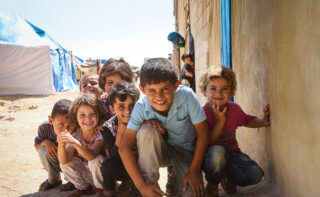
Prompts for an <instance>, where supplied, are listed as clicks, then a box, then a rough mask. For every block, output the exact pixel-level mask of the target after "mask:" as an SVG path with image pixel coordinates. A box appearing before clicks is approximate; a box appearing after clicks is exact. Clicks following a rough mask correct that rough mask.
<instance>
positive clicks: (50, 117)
mask: <svg viewBox="0 0 320 197" xmlns="http://www.w3.org/2000/svg"><path fill="white" fill-rule="evenodd" d="M48 121H49V123H50V124H52V121H53V118H52V116H50V115H49V116H48Z"/></svg>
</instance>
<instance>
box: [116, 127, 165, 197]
mask: <svg viewBox="0 0 320 197" xmlns="http://www.w3.org/2000/svg"><path fill="white" fill-rule="evenodd" d="M135 144H136V131H134V130H131V129H126V131H125V133H124V135H123V138H122V140H121V142H120V147H119V153H120V156H121V159H122V162H123V164H124V166H125V168H126V170H127V172H128V174H129V175H130V177H131V179H132V180H133V182H134V184H135V186H136V187H137V188H138V190H139V191H140V192H141V193H142V195H143V196H163V195H165V193H164V192H162V191H161V190H160V189H159V188H156V187H154V186H152V185H148V184H147V183H145V182H144V180H143V178H142V176H141V172H140V169H139V167H138V162H137V159H136V156H135V154H134V147H135Z"/></svg>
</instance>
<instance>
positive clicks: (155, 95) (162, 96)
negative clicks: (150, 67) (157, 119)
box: [140, 80, 179, 116]
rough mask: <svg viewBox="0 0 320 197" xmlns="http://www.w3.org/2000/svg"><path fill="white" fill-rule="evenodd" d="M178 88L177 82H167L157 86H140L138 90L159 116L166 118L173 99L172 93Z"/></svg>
mask: <svg viewBox="0 0 320 197" xmlns="http://www.w3.org/2000/svg"><path fill="white" fill-rule="evenodd" d="M178 86H179V81H177V82H176V84H172V83H171V82H170V81H169V80H167V81H165V82H160V83H157V84H146V86H145V87H142V86H140V90H141V91H142V92H143V93H144V94H145V95H146V96H147V99H148V101H149V103H150V105H151V106H152V107H153V108H154V109H155V110H156V111H158V112H159V113H160V114H162V115H164V116H167V115H168V112H169V110H170V107H171V104H172V102H173V99H174V92H175V91H176V89H177V88H178Z"/></svg>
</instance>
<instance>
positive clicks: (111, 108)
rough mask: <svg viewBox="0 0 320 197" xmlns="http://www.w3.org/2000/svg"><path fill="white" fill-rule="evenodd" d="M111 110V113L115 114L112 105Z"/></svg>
mask: <svg viewBox="0 0 320 197" xmlns="http://www.w3.org/2000/svg"><path fill="white" fill-rule="evenodd" d="M109 109H110V110H111V112H112V113H113V114H114V111H113V107H112V106H111V105H109Z"/></svg>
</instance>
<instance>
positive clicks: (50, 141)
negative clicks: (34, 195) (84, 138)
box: [34, 99, 74, 191]
mask: <svg viewBox="0 0 320 197" xmlns="http://www.w3.org/2000/svg"><path fill="white" fill-rule="evenodd" d="M70 105H71V101H70V100H67V99H62V100H59V101H58V102H56V103H55V104H54V106H53V109H52V111H51V115H49V116H48V121H45V122H43V123H42V124H41V125H40V126H39V127H38V136H37V137H36V138H35V139H34V142H35V144H34V147H35V149H36V151H37V152H38V154H39V158H40V161H41V163H42V165H43V167H44V169H45V170H46V171H47V172H48V179H46V180H45V181H44V182H43V183H41V184H40V187H39V191H47V190H49V189H52V188H55V187H57V186H59V185H61V184H62V181H61V176H60V172H61V169H60V166H59V165H60V163H59V160H58V152H57V150H58V143H57V135H59V134H60V133H61V132H62V131H65V130H66V129H67V125H68V119H69V108H70ZM73 189H74V185H73V184H72V183H71V182H68V183H66V184H63V185H62V186H61V190H62V191H68V190H73Z"/></svg>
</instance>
